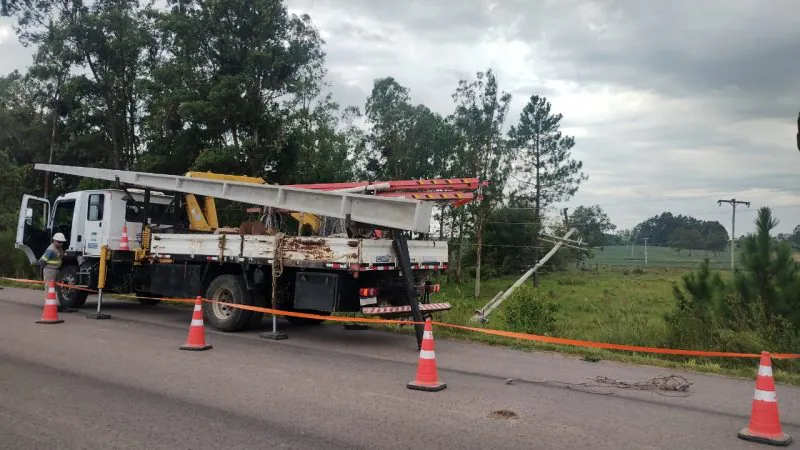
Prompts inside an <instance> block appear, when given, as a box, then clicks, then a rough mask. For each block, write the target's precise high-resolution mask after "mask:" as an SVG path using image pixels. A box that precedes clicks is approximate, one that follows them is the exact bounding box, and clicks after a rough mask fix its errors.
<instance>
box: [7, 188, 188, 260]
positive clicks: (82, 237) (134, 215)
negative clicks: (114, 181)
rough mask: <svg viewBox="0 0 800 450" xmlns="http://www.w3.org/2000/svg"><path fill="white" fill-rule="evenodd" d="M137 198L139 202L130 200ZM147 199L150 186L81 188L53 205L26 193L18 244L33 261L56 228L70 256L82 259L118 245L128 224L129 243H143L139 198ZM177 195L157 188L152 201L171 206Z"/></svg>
mask: <svg viewBox="0 0 800 450" xmlns="http://www.w3.org/2000/svg"><path fill="white" fill-rule="evenodd" d="M130 198H133V199H134V200H135V201H130ZM143 201H144V191H142V190H139V189H129V190H128V191H127V192H126V191H123V190H119V189H101V190H90V191H76V192H70V193H68V194H64V195H62V196H60V197H58V198H56V200H55V202H54V203H53V204H52V205H51V204H50V201H49V200H47V199H45V198H40V197H34V196H31V195H24V196H23V197H22V204H21V206H20V212H19V219H18V223H17V236H16V247H17V248H18V249H19V250H22V251H23V252H24V253H25V255H27V257H28V260H29V261H30V263H31V264H35V263H36V260H37V259H39V257H40V256H41V255H42V253H44V250H45V249H46V248H47V246H48V245H50V242H51V239H52V236H53V235H54V234H55V233H59V232H60V233H64V236H66V238H67V244H66V246H65V248H64V250H65V252H66V253H67V255H68V256H74V257H77V258H79V259H80V260H82V259H83V258H85V257H90V258H91V257H99V256H100V247H101V246H102V245H108V246H109V248H110V249H111V250H118V249H119V244H120V240H121V238H122V228H123V226H127V234H128V245H129V247H130V248H131V249H135V248H137V246H138V245H139V243H138V241H137V239H138V237H137V236H139V234H140V233H141V231H142V225H143V219H142V217H143V214H142V211H140V208H139V206H138V205H137V202H139V204H141V202H143ZM171 201H172V197H171V196H167V195H164V194H162V193H158V192H151V196H150V203H151V205H153V206H154V207H157V208H158V207H160V208H163V209H164V210H166V208H167V207H168V205H169V204H170V203H171Z"/></svg>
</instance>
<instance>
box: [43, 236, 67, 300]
mask: <svg viewBox="0 0 800 450" xmlns="http://www.w3.org/2000/svg"><path fill="white" fill-rule="evenodd" d="M64 242H67V238H66V237H64V234H63V233H56V234H55V235H54V236H53V243H52V244H50V246H49V247H47V250H45V251H44V253H43V254H42V257H41V258H39V261H38V264H39V268H40V269H42V279H43V280H44V290H45V292H47V289H48V287H49V285H50V281H56V279H57V278H58V270H59V269H61V260H62V259H63V258H64V248H63V247H64Z"/></svg>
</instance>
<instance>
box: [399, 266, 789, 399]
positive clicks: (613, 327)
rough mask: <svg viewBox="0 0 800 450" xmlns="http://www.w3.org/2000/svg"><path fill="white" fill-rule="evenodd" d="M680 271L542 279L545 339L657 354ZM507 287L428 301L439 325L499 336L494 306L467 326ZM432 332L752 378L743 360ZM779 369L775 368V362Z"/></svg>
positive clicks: (506, 282)
mask: <svg viewBox="0 0 800 450" xmlns="http://www.w3.org/2000/svg"><path fill="white" fill-rule="evenodd" d="M662 261H663V260H662ZM687 265H691V264H690V261H687ZM687 272H688V269H681V268H668V267H650V268H647V269H639V268H625V267H602V266H601V267H600V268H599V269H598V270H589V271H569V272H559V273H552V274H545V275H542V276H541V279H540V281H541V284H540V290H541V292H542V294H543V295H545V296H546V297H548V298H549V299H550V300H552V301H554V302H555V303H557V304H558V305H559V306H560V310H559V311H558V313H557V320H556V327H555V331H554V332H553V333H551V334H552V335H553V336H557V337H563V338H571V339H581V340H590V341H598V342H609V343H616V344H628V345H641V346H649V347H663V346H664V342H665V340H666V337H667V324H666V320H665V316H666V315H667V314H668V313H669V312H670V311H672V309H673V307H674V305H675V299H674V297H673V294H672V285H673V283H678V284H680V282H681V277H682V276H683V275H684V274H685V273H687ZM721 274H722V275H723V278H727V277H729V276H730V272H728V271H724V270H723V271H721ZM514 281H516V277H508V278H497V279H491V280H487V281H485V282H484V283H483V287H482V290H481V296H480V298H478V299H475V298H474V295H473V284H472V283H471V282H470V283H464V284H461V285H455V284H444V285H443V286H442V292H441V293H440V294H439V296H438V298H437V300H436V301H448V302H450V303H451V304H452V309H451V310H450V311H448V312H447V313H444V314H443V315H442V317H441V320H442V321H443V322H447V323H454V324H461V325H472V326H475V327H481V326H484V327H487V328H493V329H507V325H506V324H505V323H503V320H502V316H501V310H502V307H501V308H498V309H497V310H496V311H495V312H494V313H493V314H492V316H490V317H489V323H488V324H486V325H476V324H474V323H471V322H470V321H469V319H470V317H472V316H473V315H474V311H475V310H476V309H478V308H480V307H482V306H483V305H484V304H486V302H488V301H489V300H490V299H491V298H492V297H493V296H494V295H495V294H497V292H498V291H500V290H505V289H508V288H509V287H510V286H511V285H512V284H513V283H514ZM527 283H530V284H532V280H530V279H529V280H528V281H527ZM407 331H410V330H407ZM436 333H437V335H445V336H448V337H450V338H456V339H463V340H472V341H480V342H484V343H490V344H498V345H509V346H513V347H517V348H520V349H528V350H530V349H536V350H553V351H559V352H567V353H573V354H577V355H582V356H583V357H584V358H585V359H587V360H598V359H611V360H617V361H623V362H630V363H637V364H649V365H657V366H663V367H676V368H683V369H691V370H697V371H702V372H710V373H722V374H726V375H732V376H743V377H752V376H754V374H755V372H756V370H757V362H754V361H750V360H727V361H723V360H720V359H715V358H688V357H663V356H660V355H652V354H641V353H639V354H637V353H631V352H616V351H615V352H611V351H605V350H594V349H583V348H579V347H568V346H555V345H549V344H539V343H534V342H530V341H520V340H513V339H509V338H503V337H497V336H491V335H484V334H478V333H475V332H469V331H462V330H454V329H448V328H443V327H439V328H437V330H436ZM693 350H704V349H693ZM780 364H782V363H781V362H778V363H776V365H780ZM776 373H777V374H776V377H777V378H778V379H780V380H781V381H782V382H788V383H792V384H800V375H798V374H797V373H796V372H795V371H794V369H792V372H791V373H790V372H786V371H784V370H781V369H780V368H777V367H776Z"/></svg>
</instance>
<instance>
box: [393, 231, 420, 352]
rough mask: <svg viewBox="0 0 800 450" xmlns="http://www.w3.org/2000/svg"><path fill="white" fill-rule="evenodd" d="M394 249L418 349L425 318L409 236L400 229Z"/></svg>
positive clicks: (394, 240) (395, 235) (395, 234)
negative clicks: (416, 285)
mask: <svg viewBox="0 0 800 450" xmlns="http://www.w3.org/2000/svg"><path fill="white" fill-rule="evenodd" d="M392 245H393V246H394V251H395V253H396V254H397V266H398V268H399V269H400V275H401V276H402V277H403V284H405V288H406V301H407V302H408V305H409V306H410V307H411V315H412V316H413V317H414V322H416V324H415V325H414V331H415V332H416V335H417V351H419V350H420V349H421V348H422V336H423V332H424V331H425V325H424V324H423V322H424V320H425V319H424V318H423V317H422V312H421V311H420V310H419V299H418V297H417V290H416V289H414V272H412V271H411V256H410V255H409V253H408V238H407V237H406V235H405V234H404V233H403V232H402V231H400V230H395V232H394V239H393V240H392Z"/></svg>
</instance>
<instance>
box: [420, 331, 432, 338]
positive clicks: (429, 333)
mask: <svg viewBox="0 0 800 450" xmlns="http://www.w3.org/2000/svg"><path fill="white" fill-rule="evenodd" d="M422 339H433V332H432V331H423V332H422Z"/></svg>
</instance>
